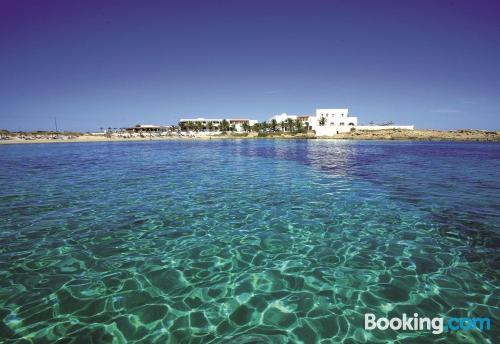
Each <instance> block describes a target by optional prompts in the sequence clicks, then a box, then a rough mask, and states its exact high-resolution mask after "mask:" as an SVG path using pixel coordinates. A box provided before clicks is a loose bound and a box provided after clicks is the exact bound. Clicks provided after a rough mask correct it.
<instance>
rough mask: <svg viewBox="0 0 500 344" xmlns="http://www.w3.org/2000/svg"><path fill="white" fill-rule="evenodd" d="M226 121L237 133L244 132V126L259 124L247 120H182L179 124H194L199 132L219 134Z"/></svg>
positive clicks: (200, 118)
mask: <svg viewBox="0 0 500 344" xmlns="http://www.w3.org/2000/svg"><path fill="white" fill-rule="evenodd" d="M224 120H226V121H227V123H228V125H229V128H231V127H233V128H234V130H235V131H237V132H241V131H244V126H245V124H246V125H249V126H252V125H254V124H255V123H257V122H258V121H257V120H252V119H246V118H203V117H198V118H181V119H180V120H179V124H187V123H194V124H196V125H198V126H199V130H201V131H208V132H213V131H215V132H218V131H221V124H222V122H223V121H224Z"/></svg>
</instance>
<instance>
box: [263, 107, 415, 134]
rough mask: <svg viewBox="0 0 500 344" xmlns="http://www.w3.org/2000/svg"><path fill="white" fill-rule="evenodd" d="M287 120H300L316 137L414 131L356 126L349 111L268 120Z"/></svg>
mask: <svg viewBox="0 0 500 344" xmlns="http://www.w3.org/2000/svg"><path fill="white" fill-rule="evenodd" d="M289 118H291V119H293V120H296V119H299V120H301V121H302V122H303V123H304V125H305V126H306V127H307V128H308V130H311V131H314V132H315V133H316V136H335V135H337V134H339V133H345V132H349V131H351V130H353V129H356V130H383V129H406V130H412V129H414V126H413V125H392V124H390V125H358V117H351V116H349V109H347V108H341V109H316V113H315V115H314V116H313V115H288V114H287V113H282V114H280V115H276V116H273V117H271V118H270V119H269V121H272V120H273V119H274V120H276V121H277V122H278V123H281V122H286V121H287V120H288V119H289Z"/></svg>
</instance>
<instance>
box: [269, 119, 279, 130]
mask: <svg viewBox="0 0 500 344" xmlns="http://www.w3.org/2000/svg"><path fill="white" fill-rule="evenodd" d="M270 126H271V130H272V131H276V130H277V129H278V121H277V120H276V119H274V118H273V119H272V120H271V123H270Z"/></svg>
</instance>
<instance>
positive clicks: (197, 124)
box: [194, 122, 203, 132]
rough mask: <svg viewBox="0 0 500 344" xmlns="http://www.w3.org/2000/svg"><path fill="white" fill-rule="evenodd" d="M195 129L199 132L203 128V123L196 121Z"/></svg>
mask: <svg viewBox="0 0 500 344" xmlns="http://www.w3.org/2000/svg"><path fill="white" fill-rule="evenodd" d="M194 130H195V131H196V132H198V131H200V130H203V124H202V123H201V122H196V123H195V124H194Z"/></svg>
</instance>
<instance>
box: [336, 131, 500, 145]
mask: <svg viewBox="0 0 500 344" xmlns="http://www.w3.org/2000/svg"><path fill="white" fill-rule="evenodd" d="M334 138H335V139H346V140H408V141H496V142H499V141H500V131H498V130H497V131H484V130H468V129H464V130H448V131H446V130H429V129H415V130H398V129H394V130H392V129H391V130H376V131H375V130H374V131H371V130H370V131H368V130H365V131H363V130H355V131H352V132H349V133H341V134H338V135H336V136H335V137H334Z"/></svg>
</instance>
